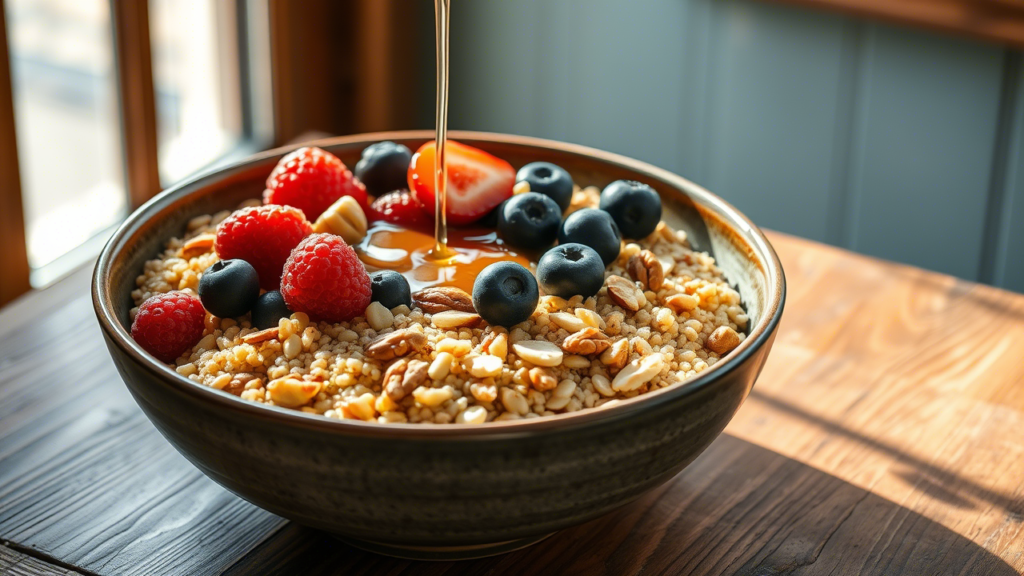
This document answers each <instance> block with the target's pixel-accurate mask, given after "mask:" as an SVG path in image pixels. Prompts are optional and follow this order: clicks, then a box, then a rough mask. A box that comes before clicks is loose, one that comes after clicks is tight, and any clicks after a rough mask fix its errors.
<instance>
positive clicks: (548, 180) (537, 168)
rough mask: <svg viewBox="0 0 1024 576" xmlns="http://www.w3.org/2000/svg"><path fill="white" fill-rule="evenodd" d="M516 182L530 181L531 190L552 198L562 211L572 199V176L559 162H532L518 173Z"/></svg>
mask: <svg viewBox="0 0 1024 576" xmlns="http://www.w3.org/2000/svg"><path fill="white" fill-rule="evenodd" d="M516 182H517V183H518V182H529V183H530V192H540V193H541V194H543V195H545V196H547V197H548V198H551V199H552V200H554V201H555V204H558V207H559V208H561V209H562V212H565V211H566V209H567V208H569V203H570V202H571V201H572V188H573V184H572V176H570V175H569V172H567V171H566V169H565V168H562V167H561V166H559V165H557V164H552V163H551V162H530V163H529V164H527V165H526V166H523V167H522V168H520V169H519V172H517V173H516Z"/></svg>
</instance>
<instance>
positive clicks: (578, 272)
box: [537, 244, 604, 300]
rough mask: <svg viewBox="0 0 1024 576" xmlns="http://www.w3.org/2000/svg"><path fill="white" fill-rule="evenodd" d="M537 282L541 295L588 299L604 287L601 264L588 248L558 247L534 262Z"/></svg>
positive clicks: (596, 254)
mask: <svg viewBox="0 0 1024 576" xmlns="http://www.w3.org/2000/svg"><path fill="white" fill-rule="evenodd" d="M537 281H538V282H540V287H541V288H543V289H544V293H545V294H550V295H552V296H559V297H561V298H565V299H566V300H568V299H569V298H572V297H573V296H576V295H577V294H578V295H580V296H583V297H584V298H589V297H591V296H593V295H594V294H597V291H598V290H600V289H601V286H603V285H604V262H602V261H601V256H600V255H598V253H597V252H596V251H595V250H594V249H593V248H591V247H590V246H584V245H583V244H559V245H558V246H555V247H554V248H552V249H551V250H548V251H547V252H545V253H544V255H543V256H541V258H540V262H537Z"/></svg>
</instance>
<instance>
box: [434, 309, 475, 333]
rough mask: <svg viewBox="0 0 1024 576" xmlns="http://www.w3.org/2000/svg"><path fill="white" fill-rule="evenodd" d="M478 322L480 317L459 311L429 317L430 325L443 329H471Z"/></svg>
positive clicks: (439, 313) (449, 311) (447, 311)
mask: <svg viewBox="0 0 1024 576" xmlns="http://www.w3.org/2000/svg"><path fill="white" fill-rule="evenodd" d="M480 321H481V318H480V315H478V314H473V313H471V312H461V311H459V310H445V311H444V312H437V313H435V314H433V315H432V316H431V317H430V322H431V324H433V325H434V326H437V327H438V328H443V329H448V328H471V327H474V326H477V325H479V324H480Z"/></svg>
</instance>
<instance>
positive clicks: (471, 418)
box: [455, 406, 487, 424]
mask: <svg viewBox="0 0 1024 576" xmlns="http://www.w3.org/2000/svg"><path fill="white" fill-rule="evenodd" d="M486 421H487V409H486V408H484V407H483V406H470V407H469V408H466V409H465V410H463V411H462V412H459V415H458V416H456V417H455V423H456V424H483V423H484V422H486Z"/></svg>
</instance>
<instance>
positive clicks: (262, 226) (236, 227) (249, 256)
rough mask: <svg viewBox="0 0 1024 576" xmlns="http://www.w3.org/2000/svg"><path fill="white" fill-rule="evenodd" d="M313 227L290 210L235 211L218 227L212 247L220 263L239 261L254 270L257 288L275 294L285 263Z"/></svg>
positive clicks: (283, 207)
mask: <svg viewBox="0 0 1024 576" xmlns="http://www.w3.org/2000/svg"><path fill="white" fill-rule="evenodd" d="M311 232H313V227H312V226H311V225H310V224H309V221H307V220H306V218H305V217H304V216H303V215H302V212H300V211H299V210H296V209H295V208H292V207H290V206H275V205H268V206H252V207H249V208H242V209H241V210H237V211H236V212H235V213H234V214H232V215H231V216H228V217H227V218H225V219H224V221H223V222H221V223H220V225H218V226H217V240H216V242H215V244H214V247H215V248H216V249H217V255H218V256H220V259H221V260H231V259H233V258H239V259H241V260H245V261H246V262H248V263H249V264H252V267H253V268H255V269H256V273H257V274H259V276H260V288H263V289H264V290H277V287H278V286H280V284H281V269H282V268H284V262H285V260H287V259H288V255H289V254H291V252H292V248H295V246H296V245H298V243H299V242H301V241H302V239H303V238H305V237H306V236H308V235H309V234H310V233H311Z"/></svg>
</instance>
